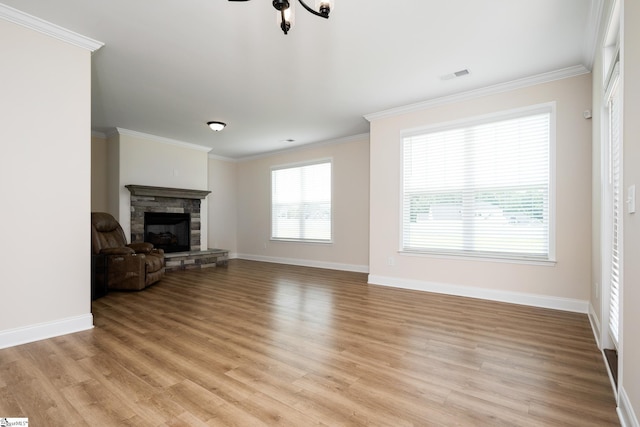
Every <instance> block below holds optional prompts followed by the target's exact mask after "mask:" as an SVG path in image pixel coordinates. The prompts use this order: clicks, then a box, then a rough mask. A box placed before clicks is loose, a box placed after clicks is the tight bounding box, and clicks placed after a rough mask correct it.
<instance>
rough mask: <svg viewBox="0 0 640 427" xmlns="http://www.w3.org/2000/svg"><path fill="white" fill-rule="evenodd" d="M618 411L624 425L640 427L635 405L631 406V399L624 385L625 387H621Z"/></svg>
mask: <svg viewBox="0 0 640 427" xmlns="http://www.w3.org/2000/svg"><path fill="white" fill-rule="evenodd" d="M617 412H618V418H620V424H621V425H622V427H640V423H639V422H638V417H636V414H635V412H634V410H633V406H631V401H630V400H629V396H628V395H627V392H626V391H625V389H624V385H623V387H620V395H619V401H618V409H617Z"/></svg>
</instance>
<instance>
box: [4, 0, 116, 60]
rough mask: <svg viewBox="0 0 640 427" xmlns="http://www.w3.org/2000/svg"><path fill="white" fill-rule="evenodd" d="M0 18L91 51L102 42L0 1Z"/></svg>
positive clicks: (101, 44)
mask: <svg viewBox="0 0 640 427" xmlns="http://www.w3.org/2000/svg"><path fill="white" fill-rule="evenodd" d="M0 18H2V19H4V20H6V21H9V22H13V23H14V24H18V25H22V26H23V27H27V28H29V29H32V30H34V31H38V32H40V33H42V34H46V35H47V36H50V37H53V38H55V39H58V40H62V41H63V42H66V43H70V44H72V45H74V46H77V47H81V48H83V49H87V50H89V51H90V52H91V53H93V52H95V51H97V50H98V49H100V48H101V47H102V46H104V43H102V42H99V41H97V40H93V39H91V38H89V37H85V36H83V35H81V34H78V33H74V32H73V31H70V30H67V29H65V28H62V27H60V26H58V25H56V24H52V23H51V22H48V21H45V20H44V19H40V18H36V17H35V16H32V15H29V14H28V13H24V12H22V11H20V10H18V9H14V8H12V7H9V6H7V5H5V4H2V3H0Z"/></svg>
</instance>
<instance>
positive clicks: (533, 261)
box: [398, 250, 557, 267]
mask: <svg viewBox="0 0 640 427" xmlns="http://www.w3.org/2000/svg"><path fill="white" fill-rule="evenodd" d="M398 253H399V254H400V255H406V256H415V257H424V258H439V259H455V260H462V261H480V262H499V263H507V264H524V265H541V266H546V267H554V266H555V265H556V264H557V261H556V260H555V259H542V258H524V257H516V256H513V257H508V256H497V255H496V256H492V255H489V254H454V253H443V252H429V251H407V250H399V251H398Z"/></svg>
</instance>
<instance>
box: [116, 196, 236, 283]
mask: <svg viewBox="0 0 640 427" xmlns="http://www.w3.org/2000/svg"><path fill="white" fill-rule="evenodd" d="M125 187H126V188H127V189H128V190H129V192H130V193H131V243H137V242H143V241H144V213H145V212H164V213H188V214H191V224H190V230H191V251H189V252H173V253H168V254H165V263H166V269H167V271H172V270H184V269H189V268H203V267H214V266H216V265H220V264H226V261H227V256H228V252H227V251H225V250H223V249H204V250H201V248H200V246H201V245H200V241H201V240H200V234H201V227H200V224H201V221H200V204H201V200H203V199H204V198H205V197H207V195H208V194H209V193H211V191H206V190H189V189H182V188H167V187H150V186H144V185H125Z"/></svg>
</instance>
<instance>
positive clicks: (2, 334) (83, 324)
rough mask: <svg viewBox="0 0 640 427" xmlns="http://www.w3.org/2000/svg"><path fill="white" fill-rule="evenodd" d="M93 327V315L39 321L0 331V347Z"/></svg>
mask: <svg viewBox="0 0 640 427" xmlns="http://www.w3.org/2000/svg"><path fill="white" fill-rule="evenodd" d="M91 328H93V315H92V314H91V313H88V314H84V315H82V316H76V317H68V318H66V319H60V320H54V321H53V322H46V323H39V324H36V325H29V326H24V327H21V328H16V329H9V330H6V331H0V349H2V348H8V347H13V346H16V345H21V344H26V343H30V342H34V341H39V340H43V339H46V338H53V337H57V336H60V335H66V334H71V333H73V332H80V331H86V330H87V329H91Z"/></svg>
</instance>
